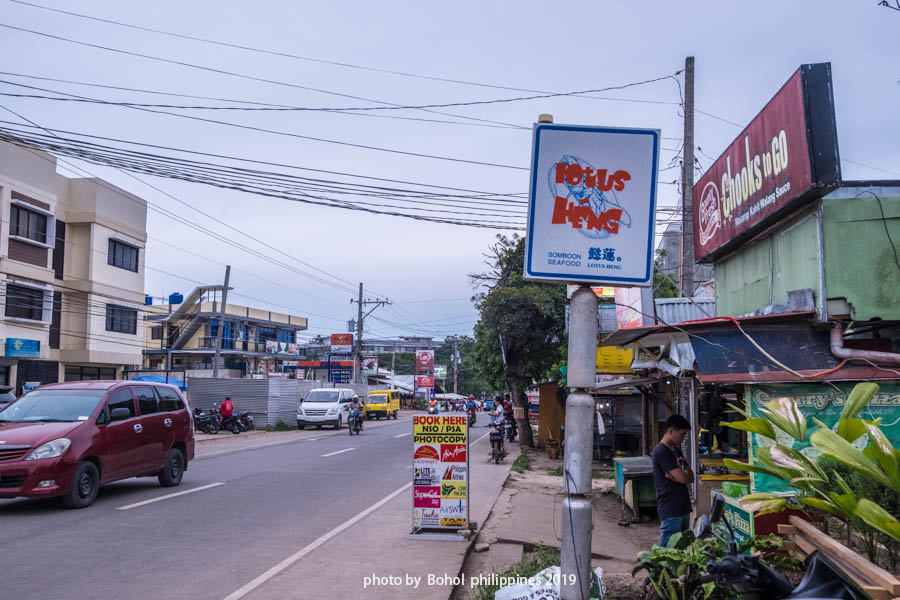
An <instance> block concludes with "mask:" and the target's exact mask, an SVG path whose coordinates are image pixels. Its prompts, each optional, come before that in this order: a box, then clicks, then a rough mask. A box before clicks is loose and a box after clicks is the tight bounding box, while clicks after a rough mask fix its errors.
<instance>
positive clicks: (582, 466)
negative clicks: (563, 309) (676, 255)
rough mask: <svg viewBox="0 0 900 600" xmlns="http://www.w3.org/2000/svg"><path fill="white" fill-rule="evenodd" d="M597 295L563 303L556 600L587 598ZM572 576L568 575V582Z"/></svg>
mask: <svg viewBox="0 0 900 600" xmlns="http://www.w3.org/2000/svg"><path fill="white" fill-rule="evenodd" d="M597 304H598V302H597V294H595V293H594V290H592V289H591V288H590V286H587V285H582V286H579V287H578V289H577V290H575V293H574V294H573V295H572V299H571V300H570V301H569V319H570V326H569V369H568V372H567V377H566V381H567V383H568V387H569V396H568V397H567V398H566V440H565V467H564V469H565V470H564V473H563V475H564V476H563V491H564V492H565V494H566V497H565V500H563V511H562V556H561V559H560V574H561V578H560V580H561V581H560V588H559V591H560V598H561V599H562V600H583V599H585V598H588V597H590V587H591V578H590V572H591V533H592V530H593V528H594V524H593V518H592V517H593V508H592V506H591V460H592V458H593V443H594V399H593V398H592V397H591V394H590V389H591V388H593V387H595V386H596V374H595V372H596V370H597V366H596V354H597V309H598V307H597ZM572 576H574V583H571V582H572V581H573V579H572Z"/></svg>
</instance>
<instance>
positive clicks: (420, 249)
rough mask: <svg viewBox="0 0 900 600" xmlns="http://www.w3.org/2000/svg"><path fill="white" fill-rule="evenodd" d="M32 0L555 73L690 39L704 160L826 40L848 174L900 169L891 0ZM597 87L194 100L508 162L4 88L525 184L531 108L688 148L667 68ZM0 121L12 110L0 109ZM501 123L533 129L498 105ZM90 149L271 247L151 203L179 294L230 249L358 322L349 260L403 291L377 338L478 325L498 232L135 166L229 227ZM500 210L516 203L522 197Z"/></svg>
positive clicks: (161, 121)
mask: <svg viewBox="0 0 900 600" xmlns="http://www.w3.org/2000/svg"><path fill="white" fill-rule="evenodd" d="M35 1H36V2H38V3H42V4H44V5H46V6H51V7H54V8H58V9H63V10H69V11H75V12H79V13H82V14H85V15H90V16H93V17H99V18H104V19H109V20H115V21H121V22H124V23H129V24H133V25H139V26H142V27H147V28H153V29H159V30H164V31H169V32H173V33H179V34H185V35H190V36H195V37H202V38H207V39H213V40H219V41H225V42H229V43H232V44H238V45H243V46H248V47H253V48H260V49H267V50H273V51H278V52H283V53H289V54H295V55H301V56H304V57H308V58H313V59H319V60H323V61H331V62H339V63H346V64H347V65H355V66H361V67H368V68H373V69H382V70H389V71H398V72H403V73H408V74H415V75H422V76H427V77H431V78H443V79H453V80H458V81H460V82H471V83H480V84H489V85H494V86H505V87H508V88H521V89H528V90H540V91H549V92H572V91H579V90H594V89H603V88H607V87H612V86H621V85H625V84H629V83H634V82H640V81H646V80H651V79H656V78H660V77H664V76H666V75H671V74H674V73H675V72H676V71H679V70H681V69H682V68H683V66H684V58H685V56H688V55H693V56H694V57H695V60H696V107H697V110H698V114H697V117H696V133H695V141H696V145H697V146H699V148H700V149H701V151H698V152H697V153H696V154H697V158H698V159H699V161H700V164H701V166H702V168H703V170H705V169H706V168H707V167H708V166H709V165H710V164H711V162H712V160H711V158H710V157H713V158H714V157H717V156H718V155H719V154H720V153H721V152H722V151H723V150H724V148H725V147H726V146H727V145H728V144H729V143H730V142H731V141H732V140H733V139H734V138H735V136H736V135H737V134H738V133H739V132H740V129H741V128H742V127H743V126H744V125H746V124H747V123H748V122H749V121H750V120H751V119H752V118H753V117H754V116H755V115H756V113H757V112H758V111H759V110H760V109H761V108H762V106H763V105H764V104H765V103H766V101H767V100H768V99H769V98H770V97H771V96H772V95H773V94H774V93H775V92H776V91H777V90H778V88H779V87H780V86H781V85H782V84H783V83H784V82H785V81H786V80H787V79H788V77H789V76H790V75H791V73H793V71H795V70H796V69H797V67H798V66H799V65H800V64H802V63H812V62H826V61H830V62H831V64H832V69H833V77H834V90H835V93H834V96H835V103H836V108H837V125H838V135H839V143H840V152H841V158H842V169H843V177H844V179H900V145H898V144H897V140H898V139H900V135H898V134H900V111H898V110H897V106H900V84H898V82H900V67H897V66H896V60H895V59H896V56H897V55H898V49H900V35H898V32H900V11H894V10H890V9H888V8H885V7H880V6H878V4H877V2H876V0H855V1H851V0H843V1H828V0H817V1H815V2H812V1H792V2H784V1H756V2H744V3H725V2H721V1H720V0H715V1H709V2H641V3H637V2H569V3H557V4H554V3H547V2H542V3H537V2H523V1H519V2H485V1H484V0H482V1H480V2H466V1H457V2H447V3H435V2H391V1H382V2H377V3H373V2H363V1H346V2H304V1H286V0H281V1H262V2H256V3H247V2H236V1H234V0H216V1H215V2H213V1H212V0H193V1H191V2H184V1H183V0H182V1H179V2H176V1H175V0H157V1H156V2H153V3H147V2H140V3H138V2H114V1H111V0H95V1H92V2H76V1H74V0H73V1H65V0H62V1H53V0H35ZM0 23H3V24H6V25H13V26H16V27H21V28H27V29H32V30H35V31H40V32H44V33H49V34H53V35H57V36H63V37H68V38H71V39H75V40H79V41H82V42H89V43H92V44H96V45H103V46H108V47H112V48H117V49H120V50H127V51H130V52H135V53H141V54H147V55H152V56H157V57H163V58H168V59H171V60H177V61H181V62H188V63H193V64H197V65H202V66H206V67H210V68H213V69H220V70H227V71H232V72H236V73H241V74H246V75H251V76H253V77H257V78H261V79H271V80H277V81H282V82H288V83H293V84H296V85H302V86H306V87H311V88H317V89H319V90H326V91H328V92H337V93H339V94H346V95H351V96H357V97H362V98H368V99H375V100H380V101H384V102H390V103H394V104H401V105H420V104H438V103H441V104H442V103H451V102H471V101H476V100H493V99H501V98H512V97H519V96H523V95H532V94H530V93H527V92H521V91H512V90H509V89H501V88H490V87H485V86H476V85H468V84H465V83H451V82H446V81H436V80H434V79H427V78H422V77H410V76H403V75H396V74H389V73H384V72H379V71H375V70H365V69H358V68H353V67H351V66H339V65H335V64H329V63H326V62H315V61H309V60H300V59H296V58H289V57H278V56H273V55H271V54H263V53H258V52H251V51H247V50H241V49H232V48H225V47H222V46H217V45H212V44H208V43H203V42H197V41H190V40H185V39H178V38H173V37H168V36H165V35H161V34H158V33H152V32H145V31H138V30H135V29H128V28H124V27H121V26H117V25H113V24H108V23H102V22H97V21H91V20H86V19H83V18H78V17H75V16H71V15H65V14H59V13H54V12H49V11H46V10H42V9H39V8H34V7H32V6H25V5H22V4H18V3H13V2H11V1H9V0H0ZM0 57H2V58H0V70H2V71H5V72H8V73H17V74H21V75H31V76H41V77H50V78H58V79H68V80H73V81H80V82H89V83H99V84H104V85H109V86H120V87H131V88H138V89H144V90H157V91H165V92H173V93H179V94H189V95H200V96H210V97H218V98H228V99H238V100H246V101H255V102H266V103H274V104H283V105H291V106H308V107H361V106H376V105H375V104H374V103H371V102H365V101H361V100H358V99H349V98H345V97H341V96H336V95H334V94H328V93H323V92H314V91H306V90H301V89H297V88H293V87H288V86H283V85H282V86H279V85H275V84H271V83H264V82H260V81H252V80H248V79H246V78H238V77H234V76H228V75H225V74H220V73H214V72H210V71H202V70H198V69H194V68H189V67H184V66H178V65H173V64H165V63H161V62H159V61H153V60H149V59H146V58H140V57H135V56H127V55H123V54H120V53H113V52H109V51H105V50H101V49H96V48H89V47H85V46H80V45H75V44H72V43H69V42H63V41H59V40H53V39H50V38H47V37H41V36H38V35H35V34H33V33H25V32H21V31H16V30H11V29H7V28H3V29H0ZM679 77H680V76H679ZM0 79H3V80H4V81H10V82H16V83H24V84H28V85H35V86H38V87H45V88H47V89H53V90H58V91H65V92H69V93H73V94H81V95H85V96H91V97H94V98H102V99H105V100H115V101H120V102H125V101H128V102H142V103H171V104H179V103H180V104H192V103H193V104H196V103H197V101H196V100H185V99H183V98H174V97H169V96H151V95H147V94H140V93H136V92H126V91H117V90H108V89H98V88H89V87H84V86H78V85H74V84H67V83H56V82H49V81H36V80H29V79H27V78H23V77H15V76H11V75H2V76H0ZM0 92H3V93H23V88H17V87H15V86H12V85H9V84H6V83H4V84H0ZM26 93H28V92H26ZM31 93H34V92H31ZM597 95H599V96H603V97H604V98H607V99H598V98H586V97H555V98H544V99H539V100H529V101H519V102H510V103H498V104H491V105H475V106H464V107H455V108H446V109H440V110H441V111H442V112H445V113H452V114H453V115H460V116H462V117H470V118H471V117H475V118H477V119H483V120H484V121H476V120H472V119H464V118H459V117H448V116H445V115H435V114H429V113H425V112H422V111H415V110H403V111H390V114H391V115H395V116H405V117H412V118H415V119H434V120H445V121H455V123H438V122H430V121H423V120H410V119H395V118H384V117H383V116H378V117H372V116H359V115H349V114H339V113H333V112H290V113H288V112H275V113H272V112H270V113H258V112H257V113H247V112H243V113H242V112H227V113H226V112H225V111H215V112H213V111H182V112H183V113H184V114H191V115H198V116H203V117H206V118H214V119H219V120H225V121H229V122H232V123H241V124H246V125H252V126H255V127H260V128H266V129H273V130H278V131H283V132H290V133H295V134H300V135H305V136H311V137H319V138H324V139H329V140H336V141H341V142H349V143H353V144H360V145H367V146H377V147H380V148H386V149H391V150H399V151H403V152H409V153H416V154H429V155H434V156H441V157H449V158H457V159H465V160H471V161H480V162H488V163H494V164H500V165H507V167H499V166H485V165H477V164H468V163H462V162H454V161H448V160H440V159H435V158H424V157H416V156H410V155H404V154H397V153H389V152H383V151H377V150H370V149H361V148H354V147H349V146H345V145H337V144H333V143H326V142H320V141H311V140H303V139H297V138H292V137H286V136H279V135H274V134H269V133H263V132H259V131H249V130H244V129H237V128H230V127H225V126H222V125H217V124H211V123H204V122H199V121H193V120H187V119H183V118H177V117H172V116H168V115H161V114H148V113H147V112H142V111H138V110H134V109H129V108H124V107H118V106H109V105H96V104H93V105H92V104H77V103H71V102H52V101H47V100H40V99H27V98H13V97H5V96H0V104H2V105H3V106H6V107H9V108H11V109H13V110H15V111H16V112H17V113H19V114H21V115H22V116H24V117H27V118H28V119H30V120H32V121H34V122H35V123H37V124H40V125H42V126H44V127H48V128H55V129H63V130H69V131H76V132H81V133H88V134H91V135H99V136H107V137H113V138H120V139H126V140H130V141H139V142H143V143H147V144H158V145H165V146H171V147H176V148H184V149H190V150H195V151H202V152H210V153H216V154H222V155H228V156H236V157H241V158H251V159H255V160H260V161H270V162H278V163H284V164H288V165H294V166H300V167H309V168H316V169H323V170H329V171H341V172H345V173H352V174H357V175H366V176H371V177H382V178H386V179H393V180H400V181H410V182H419V183H429V184H433V185H442V186H450V187H456V188H465V189H471V190H479V191H488V192H492V193H500V194H513V193H523V192H527V191H528V171H527V170H522V169H515V168H508V167H526V168H527V166H528V164H529V161H530V153H531V129H530V128H531V125H532V123H533V122H534V121H535V120H536V117H537V115H538V114H539V113H552V114H553V115H554V117H555V121H556V122H557V123H572V124H584V125H615V126H630V127H649V128H656V129H660V130H662V135H663V143H662V147H663V151H662V161H661V163H662V164H661V166H662V167H666V166H667V165H669V164H670V161H672V160H673V159H676V160H677V152H678V150H679V148H680V146H681V138H682V134H683V125H682V119H681V113H680V106H679V102H680V96H679V88H678V85H677V84H676V82H675V81H674V80H673V79H664V80H662V81H658V82H655V83H650V84H645V85H639V86H634V87H630V88H628V89H624V90H620V91H610V92H604V93H602V94H597ZM201 104H207V105H208V104H209V103H202V102H201ZM701 111H702V112H701ZM379 114H382V115H384V114H385V112H384V111H380V112H379ZM0 120H4V121H16V120H17V119H16V117H14V116H13V115H11V114H9V113H7V112H5V111H3V110H0ZM495 122H502V123H507V124H512V125H518V126H520V127H503V126H496V125H495ZM729 122H730V123H729ZM488 125H490V126H488ZM81 164H82V166H84V167H85V168H87V169H88V170H89V171H90V172H91V173H93V174H96V175H98V176H101V177H103V178H105V179H107V180H108V181H111V182H113V183H115V184H116V185H119V186H120V187H122V188H125V189H127V190H128V191H130V192H132V193H134V194H137V195H139V196H141V197H143V198H145V199H147V200H148V201H150V202H152V203H154V204H156V205H158V206H160V207H162V208H165V209H168V210H172V211H175V212H177V213H179V214H183V215H184V216H185V217H188V218H189V219H190V220H191V222H193V223H196V224H199V225H202V226H203V227H206V228H208V229H211V230H214V231H216V232H219V233H220V234H223V235H225V236H226V237H227V238H228V239H229V240H233V241H235V242H238V243H240V244H242V245H244V246H247V247H252V248H254V249H256V250H257V251H258V252H259V253H262V254H263V255H265V256H264V257H259V256H254V255H252V254H250V253H249V252H247V251H244V250H240V249H238V248H236V247H234V246H233V245H230V244H227V243H224V242H221V241H218V240H214V239H211V238H210V237H208V236H206V235H204V234H202V233H200V232H198V231H196V230H193V229H191V228H189V227H187V226H185V225H183V224H179V223H175V222H173V221H172V220H171V219H169V218H168V217H166V216H163V215H162V214H160V213H159V212H156V211H153V210H151V211H150V212H149V213H148V232H149V235H150V237H151V239H150V240H149V242H148V244H147V248H148V249H147V253H146V265H147V270H146V291H147V293H148V294H152V295H153V296H157V297H160V296H164V295H168V294H169V293H171V292H174V291H180V292H183V293H188V292H189V291H190V290H191V289H192V288H193V287H194V286H195V285H196V284H197V282H203V283H217V282H219V281H221V279H222V277H223V274H224V266H223V265H224V264H225V263H229V264H231V265H232V267H233V269H235V270H234V271H233V272H232V286H233V287H234V288H235V289H234V294H235V296H234V297H233V301H234V302H235V303H240V304H250V305H255V306H260V305H267V307H268V308H271V309H273V310H281V311H284V312H292V313H294V314H298V315H302V316H308V317H309V324H310V328H309V332H310V333H312V334H327V333H332V332H339V331H343V330H344V329H345V327H346V321H347V320H348V319H350V318H353V317H355V315H356V310H355V305H351V304H350V302H349V301H350V298H351V297H355V295H356V286H357V285H358V282H360V281H362V282H364V283H365V287H366V295H367V296H372V297H374V296H375V295H380V297H382V298H384V297H385V296H387V297H389V298H390V299H391V300H392V301H393V302H394V305H393V306H391V307H388V308H378V309H376V310H375V312H374V313H373V315H372V316H373V318H372V319H370V320H367V323H366V329H367V332H368V333H367V337H369V336H378V337H381V336H387V335H397V334H401V335H415V334H428V335H434V336H436V337H443V336H444V335H447V334H454V333H458V334H471V330H472V326H473V325H474V323H475V321H476V319H477V312H476V311H475V310H474V308H473V307H472V305H471V302H470V301H469V297H470V296H471V295H472V288H471V287H470V284H469V280H468V274H469V273H472V272H477V271H481V270H483V268H484V265H483V264H482V261H483V257H482V253H483V252H484V251H485V250H486V249H487V247H488V245H489V244H490V243H491V242H492V240H493V237H494V236H495V235H496V234H497V233H498V231H497V230H491V229H475V228H469V227H463V226H457V225H448V224H437V223H428V222H422V221H414V220H410V219H404V218H399V217H391V216H379V215H371V214H366V213H360V212H356V211H348V210H341V209H336V208H324V207H317V206H311V205H308V204H301V203H297V202H291V201H287V200H282V199H276V198H267V197H263V196H258V195H250V194H246V193H242V192H236V191H231V190H222V189H219V188H214V187H209V186H205V185H201V184H195V183H187V182H181V181H175V180H171V179H159V178H153V177H148V176H141V178H142V179H144V180H146V181H148V182H150V183H152V184H153V185H154V186H157V187H158V188H159V189H160V190H163V191H164V192H166V193H168V194H170V195H171V196H174V197H176V198H178V199H180V200H182V201H184V202H186V203H188V204H190V205H192V206H195V207H196V208H198V209H200V210H203V211H204V212H207V213H209V214H212V215H214V216H215V217H216V218H218V219H220V220H221V221H224V222H226V223H228V224H230V225H232V226H234V227H237V228H239V229H240V230H241V231H242V232H244V233H246V234H247V235H248V236H250V237H249V238H248V237H242V236H240V235H238V234H236V233H235V232H234V231H232V230H229V229H228V228H227V227H225V226H223V225H221V224H219V223H216V222H214V221H212V220H211V219H209V218H208V217H205V216H202V215H200V214H198V213H195V212H192V211H191V210H190V209H188V208H186V207H185V206H184V205H182V204H180V203H179V202H177V201H176V200H174V199H173V198H171V197H168V196H167V195H165V194H163V193H161V192H160V191H157V190H154V189H151V188H149V187H147V186H145V185H143V184H142V183H140V182H138V181H136V180H134V179H132V178H130V177H128V176H127V175H124V174H123V173H121V172H119V171H116V170H115V169H111V168H107V167H100V166H94V165H86V164H84V163H81ZM61 172H63V173H64V174H65V175H67V176H73V174H72V173H71V172H67V171H64V170H61ZM282 172H289V171H287V170H282ZM307 175H308V173H307ZM678 175H679V173H678V169H677V168H674V169H669V170H667V171H663V172H661V173H660V178H659V179H660V181H661V182H673V181H675V180H676V179H678ZM698 176H699V173H698ZM369 183H371V182H369ZM678 190H679V187H678V186H677V185H669V184H664V185H661V186H659V199H658V202H659V204H660V206H662V207H674V206H675V205H676V204H677V202H678V194H679V191H678ZM365 200H367V201H371V200H372V199H371V198H366V199H365ZM436 208H440V207H436ZM511 208H512V210H520V211H521V212H522V213H523V214H524V207H522V206H521V205H520V204H513V205H512V206H511ZM676 217H677V215H676ZM463 218H466V217H463ZM672 218H673V213H672V212H671V210H670V211H669V212H660V214H659V215H658V217H657V232H658V233H659V232H661V231H662V229H664V227H665V223H666V222H667V221H670V220H671V219H672ZM506 233H509V232H506ZM260 241H261V242H264V243H265V244H267V245H268V246H262V245H260V243H259V242H260ZM276 261H277V262H278V263H281V264H280V265H279V264H277V263H276ZM298 261H303V263H306V264H301V263H300V262H298ZM315 269H318V270H315ZM298 270H300V271H302V272H303V273H311V274H314V275H316V277H317V278H320V279H322V280H326V281H328V282H329V284H326V283H323V282H322V281H319V280H315V279H313V278H310V277H307V276H305V275H303V274H301V273H298V272H297V271H298ZM254 275H255V276H256V277H254ZM260 278H261V279H260ZM263 280H267V281H263ZM248 297H252V298H255V299H262V300H265V301H266V302H261V301H259V300H250V299H248ZM374 317H377V318H378V319H380V320H375V319H374Z"/></svg>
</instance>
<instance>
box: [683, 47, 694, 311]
mask: <svg viewBox="0 0 900 600" xmlns="http://www.w3.org/2000/svg"><path fill="white" fill-rule="evenodd" d="M693 194H694V57H693V56H688V57H687V58H685V59H684V163H683V165H682V174H681V205H682V206H681V218H682V222H681V244H682V247H681V294H682V295H683V296H685V297H687V298H693V297H694V205H693Z"/></svg>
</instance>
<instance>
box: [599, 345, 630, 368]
mask: <svg viewBox="0 0 900 600" xmlns="http://www.w3.org/2000/svg"><path fill="white" fill-rule="evenodd" d="M633 359H634V351H632V350H630V349H629V350H622V349H621V348H616V347H615V346H601V347H599V348H597V372H598V373H631V362H632V360H633Z"/></svg>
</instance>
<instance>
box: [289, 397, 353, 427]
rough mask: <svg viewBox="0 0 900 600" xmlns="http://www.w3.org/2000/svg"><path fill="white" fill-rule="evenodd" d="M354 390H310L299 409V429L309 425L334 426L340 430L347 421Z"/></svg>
mask: <svg viewBox="0 0 900 600" xmlns="http://www.w3.org/2000/svg"><path fill="white" fill-rule="evenodd" d="M351 400H353V390H351V389H347V388H316V389H313V390H309V393H308V394H306V398H304V399H303V402H301V403H300V406H299V407H298V408H297V428H298V429H303V428H304V427H306V426H307V425H315V426H316V428H319V429H320V428H321V427H322V425H326V424H327V425H332V426H334V428H335V429H340V428H341V427H343V425H344V421H346V420H347V413H348V412H349V410H350V401H351Z"/></svg>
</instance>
